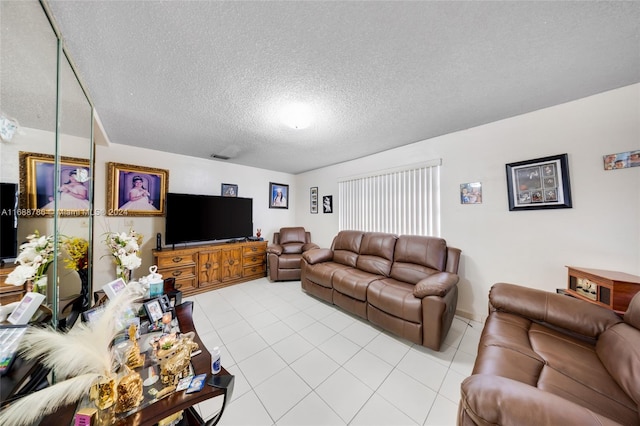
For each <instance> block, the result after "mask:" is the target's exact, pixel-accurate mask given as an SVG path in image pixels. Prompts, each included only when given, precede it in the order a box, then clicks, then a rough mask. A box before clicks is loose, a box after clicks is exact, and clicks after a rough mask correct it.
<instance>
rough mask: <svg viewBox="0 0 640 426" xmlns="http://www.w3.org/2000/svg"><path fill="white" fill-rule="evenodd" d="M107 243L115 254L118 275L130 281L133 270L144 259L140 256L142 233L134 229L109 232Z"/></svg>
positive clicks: (114, 260)
mask: <svg viewBox="0 0 640 426" xmlns="http://www.w3.org/2000/svg"><path fill="white" fill-rule="evenodd" d="M105 243H106V244H107V248H108V249H109V251H110V253H111V255H112V256H113V262H114V263H115V264H116V275H117V276H118V278H122V279H124V280H125V282H128V281H129V278H130V276H131V271H133V270H134V269H136V268H139V267H140V265H141V264H142V259H140V257H139V256H138V254H139V253H140V245H142V235H141V234H138V233H136V231H134V230H133V229H131V230H129V232H128V233H127V232H121V233H117V232H108V233H107V237H106V239H105Z"/></svg>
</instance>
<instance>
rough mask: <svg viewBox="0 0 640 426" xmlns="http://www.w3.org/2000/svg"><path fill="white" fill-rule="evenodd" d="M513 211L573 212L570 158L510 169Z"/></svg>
mask: <svg viewBox="0 0 640 426" xmlns="http://www.w3.org/2000/svg"><path fill="white" fill-rule="evenodd" d="M506 172H507V193H508V197H509V210H510V211H517V210H540V209H563V208H571V207H572V203H571V188H570V186H569V162H568V155H567V154H561V155H554V156H550V157H543V158H536V159H533V160H527V161H519V162H517V163H509V164H507V165H506Z"/></svg>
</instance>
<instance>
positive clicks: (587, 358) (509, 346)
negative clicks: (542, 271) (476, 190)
mask: <svg viewBox="0 0 640 426" xmlns="http://www.w3.org/2000/svg"><path fill="white" fill-rule="evenodd" d="M489 306H490V313H489V317H488V318H487V321H486V322H485V326H484V328H483V330H482V335H481V337H480V343H479V346H478V356H477V358H476V361H475V365H474V369H473V375H471V376H470V377H468V378H466V379H465V380H464V381H463V382H462V385H461V400H460V406H459V411H458V424H459V425H521V426H526V425H581V426H583V425H639V424H640V417H639V416H638V406H639V404H640V295H636V296H635V297H634V298H633V299H632V301H631V303H630V304H629V308H628V310H627V312H626V313H625V315H624V320H622V319H621V318H620V317H618V315H616V314H615V313H614V312H612V311H610V310H608V309H606V308H603V307H600V306H597V305H594V304H591V303H589V302H585V301H583V300H578V299H574V298H572V297H569V296H565V295H561V294H556V293H550V292H546V291H542V290H537V289H531V288H526V287H521V286H516V285H513V284H503V283H500V284H495V285H494V286H493V287H492V289H491V291H490V293H489Z"/></svg>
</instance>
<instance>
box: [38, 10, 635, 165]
mask: <svg viewBox="0 0 640 426" xmlns="http://www.w3.org/2000/svg"><path fill="white" fill-rule="evenodd" d="M48 4H49V6H50V9H51V11H52V13H53V16H54V19H55V21H56V22H57V25H58V27H59V29H60V31H61V33H62V34H63V38H64V40H65V45H66V47H67V49H68V51H69V53H70V55H71V57H72V58H73V60H74V62H75V64H76V66H77V69H78V72H79V74H80V77H81V78H82V80H83V81H84V83H85V85H86V87H87V89H88V91H89V94H90V96H91V98H92V100H93V102H94V105H95V107H96V109H97V111H98V114H99V116H100V118H101V120H102V123H103V125H104V128H105V131H106V133H107V135H108V137H109V139H110V140H111V142H113V143H118V144H125V145H135V146H140V147H145V148H151V149H156V150H161V151H167V152H178V153H181V154H186V155H190V156H195V157H204V158H209V157H210V155H211V154H219V155H224V156H228V157H231V158H230V159H229V160H227V161H228V162H233V163H237V164H244V165H248V166H255V167H261V168H266V169H270V170H278V171H282V172H288V173H294V174H295V173H300V172H304V171H307V170H312V169H316V168H319V167H323V166H326V165H330V164H334V163H338V162H342V161H346V160H350V159H354V158H357V157H361V156H364V155H367V154H371V153H375V152H380V151H383V150H387V149H390V148H393V147H397V146H401V145H406V144H409V143H412V142H416V141H420V140H424V139H428V138H432V137H435V136H438V135H442V134H446V133H450V132H453V131H457V130H462V129H466V128H470V127H473V126H477V125H480V124H484V123H488V122H492V121H496V120H500V119H503V118H507V117H512V116H514V115H518V114H522V113H526V112H529V111H533V110H537V109H540V108H544V107H547V106H551V105H555V104H559V103H562V102H566V101H570V100H573V99H578V98H581V97H585V96H589V95H592V94H596V93H600V92H603V91H606V90H610V89H614V88H617V87H622V86H625V85H629V84H632V83H637V82H640V3H639V2H618V1H616V2H475V1H474V2H426V1H425V2H418V1H415V2H396V1H393V2H384V1H381V2H356V1H326V2H308V1H304V2H302V1H300V2H296V1H286V2H273V1H260V2H251V1H242V2H231V1H229V2H210V1H161V2H158V1H87V0H85V1H52V0H49V1H48ZM290 102H302V103H306V104H307V105H309V107H310V108H311V109H312V110H313V111H314V112H313V118H312V123H311V125H310V126H309V127H308V128H306V129H303V130H295V129H291V128H288V127H287V126H286V125H284V124H283V123H282V122H281V120H280V118H279V111H280V109H281V108H282V107H283V106H285V105H286V104H287V103H290ZM215 161H220V160H212V164H215Z"/></svg>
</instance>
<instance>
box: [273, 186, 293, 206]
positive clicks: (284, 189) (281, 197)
mask: <svg viewBox="0 0 640 426" xmlns="http://www.w3.org/2000/svg"><path fill="white" fill-rule="evenodd" d="M269 208H270V209H288V208H289V185H284V184H282V183H273V182H269Z"/></svg>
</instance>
